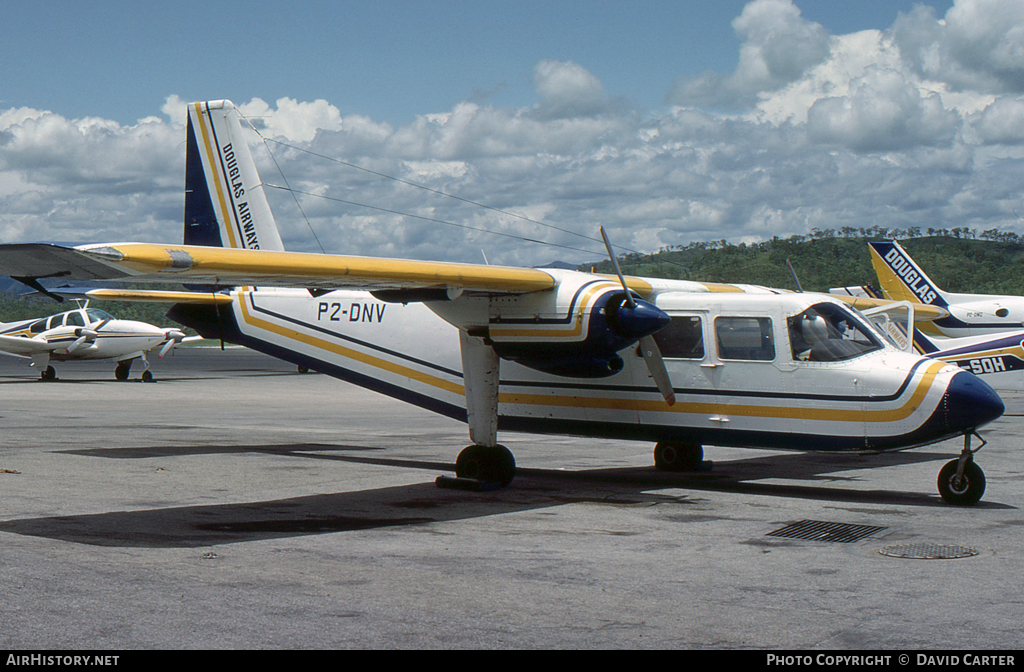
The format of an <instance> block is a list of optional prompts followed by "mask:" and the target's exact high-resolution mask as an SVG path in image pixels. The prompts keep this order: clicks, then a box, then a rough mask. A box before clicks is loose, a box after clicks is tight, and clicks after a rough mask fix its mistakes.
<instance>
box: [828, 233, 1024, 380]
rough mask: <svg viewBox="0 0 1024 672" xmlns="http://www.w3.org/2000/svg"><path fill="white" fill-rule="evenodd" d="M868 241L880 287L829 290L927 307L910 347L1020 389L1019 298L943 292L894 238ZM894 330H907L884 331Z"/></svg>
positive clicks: (1022, 303)
mask: <svg viewBox="0 0 1024 672" xmlns="http://www.w3.org/2000/svg"><path fill="white" fill-rule="evenodd" d="M868 246H869V249H870V250H871V262H872V264H873V265H874V267H875V272H876V274H877V275H878V280H879V284H881V286H882V292H879V291H878V290H877V289H875V288H874V287H871V286H870V285H867V286H860V287H856V286H855V287H836V288H832V289H830V290H829V291H830V293H831V294H833V295H835V296H839V297H840V298H843V299H845V300H847V301H851V300H870V299H872V298H875V299H877V298H886V299H899V300H901V302H902V303H905V304H907V305H909V306H910V309H911V310H912V311H914V312H913V314H915V315H917V316H920V315H922V313H923V311H925V310H929V309H930V310H931V311H932V312H930V313H928V315H927V316H926V317H925V318H923V319H918V320H917V321H916V322H915V329H914V331H913V333H912V344H913V349H914V350H915V351H916V352H918V353H920V354H923V355H926V356H928V357H931V358H933V359H937V360H941V361H944V362H949V363H950V364H955V365H957V366H959V367H961V368H963V369H966V370H968V371H970V372H971V373H973V374H975V375H977V376H980V377H981V378H982V379H983V380H984V381H985V382H987V383H988V384H989V385H991V386H992V387H993V388H995V389H997V390H1013V391H1024V330H1022V329H1021V326H1022V325H1021V318H1022V317H1024V297H1020V296H1006V295H995V294H956V293H951V292H945V291H943V290H941V289H939V288H938V286H937V285H936V284H935V283H934V282H933V281H932V280H931V279H930V278H929V277H928V276H927V275H926V274H925V272H924V271H923V270H922V269H921V267H920V266H918V265H917V263H916V262H915V261H914V260H913V259H911V257H910V255H909V254H907V252H906V250H904V249H903V248H902V247H901V246H900V245H899V243H897V242H895V241H882V242H872V243H868ZM851 297H855V298H853V299H851ZM865 297H866V299H865ZM936 312H937V317H936ZM900 330H903V332H904V334H905V333H906V331H907V329H906V327H905V325H901V326H900V327H899V328H898V329H892V330H891V331H890V333H891V332H895V333H896V336H897V339H898V340H899V339H900V336H901V334H900V333H899V332H900Z"/></svg>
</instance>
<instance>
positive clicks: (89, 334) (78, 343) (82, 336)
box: [64, 318, 110, 355]
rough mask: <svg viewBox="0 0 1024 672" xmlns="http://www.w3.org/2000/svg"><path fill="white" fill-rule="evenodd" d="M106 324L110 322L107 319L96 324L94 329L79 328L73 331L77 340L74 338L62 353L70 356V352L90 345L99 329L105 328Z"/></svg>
mask: <svg viewBox="0 0 1024 672" xmlns="http://www.w3.org/2000/svg"><path fill="white" fill-rule="evenodd" d="M107 322H110V319H109V318H108V319H106V320H102V321H100V322H98V323H97V324H96V326H95V328H92V329H90V328H88V327H79V328H77V329H75V336H77V337H78V338H76V339H75V340H74V341H73V342H72V343H71V345H69V346H68V347H67V349H66V350H65V351H64V352H65V353H67V354H69V355H70V354H71V353H72V352H74V351H75V350H78V349H79V348H80V347H82V345H84V344H85V343H92V342H93V341H95V340H96V337H97V336H98V335H99V331H100V329H102V328H103V327H105V326H107Z"/></svg>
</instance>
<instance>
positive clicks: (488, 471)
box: [455, 445, 516, 487]
mask: <svg viewBox="0 0 1024 672" xmlns="http://www.w3.org/2000/svg"><path fill="white" fill-rule="evenodd" d="M455 475H456V476H458V477H459V478H468V479H472V480H475V481H482V482H485V483H496V484H498V485H500V486H501V487H505V486H506V485H508V484H509V483H511V482H512V479H513V478H515V475H516V460H515V458H514V457H513V456H512V451H510V450H509V449H508V448H506V447H505V446H502V445H496V446H478V445H474V446H467V447H466V448H464V449H463V450H462V452H461V453H459V456H458V458H456V460H455Z"/></svg>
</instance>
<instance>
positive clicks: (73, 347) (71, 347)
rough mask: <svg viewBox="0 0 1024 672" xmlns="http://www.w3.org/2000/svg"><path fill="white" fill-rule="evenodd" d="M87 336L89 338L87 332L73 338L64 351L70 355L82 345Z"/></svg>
mask: <svg viewBox="0 0 1024 672" xmlns="http://www.w3.org/2000/svg"><path fill="white" fill-rule="evenodd" d="M88 338H89V336H88V335H87V334H83V335H81V336H79V337H78V338H76V339H75V341H74V342H73V343H72V344H71V345H69V346H68V348H67V350H65V351H64V352H65V353H67V354H69V355H70V354H71V353H72V352H74V351H75V350H78V348H80V347H81V346H82V344H83V343H85V341H86V339H88Z"/></svg>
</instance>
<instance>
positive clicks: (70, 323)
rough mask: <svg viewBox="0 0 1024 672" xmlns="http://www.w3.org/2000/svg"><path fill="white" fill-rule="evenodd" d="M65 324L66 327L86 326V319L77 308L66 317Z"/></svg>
mask: <svg viewBox="0 0 1024 672" xmlns="http://www.w3.org/2000/svg"><path fill="white" fill-rule="evenodd" d="M64 326H66V327H84V326H85V320H84V319H83V318H82V313H81V312H79V311H77V310H76V311H74V312H71V313H68V315H67V317H66V318H64Z"/></svg>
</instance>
